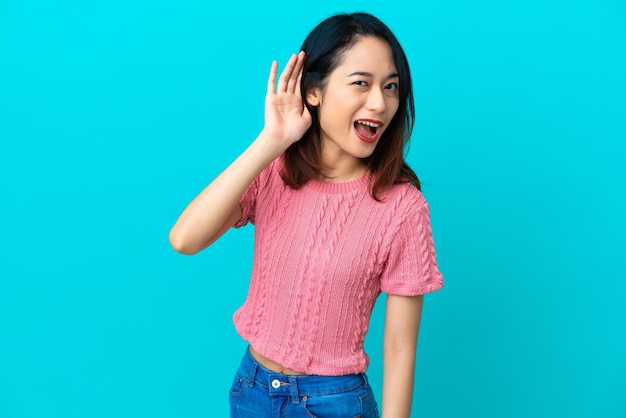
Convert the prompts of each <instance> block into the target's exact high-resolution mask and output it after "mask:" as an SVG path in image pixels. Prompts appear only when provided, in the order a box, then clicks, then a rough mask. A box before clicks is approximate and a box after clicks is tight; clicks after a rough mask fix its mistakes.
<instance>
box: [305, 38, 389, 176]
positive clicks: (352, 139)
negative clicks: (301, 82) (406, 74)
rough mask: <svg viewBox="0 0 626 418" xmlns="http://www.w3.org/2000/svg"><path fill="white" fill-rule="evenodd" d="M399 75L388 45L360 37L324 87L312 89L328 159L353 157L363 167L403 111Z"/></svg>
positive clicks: (333, 161)
mask: <svg viewBox="0 0 626 418" xmlns="http://www.w3.org/2000/svg"><path fill="white" fill-rule="evenodd" d="M398 83H399V78H398V74H397V70H396V66H395V64H394V61H393V55H392V52H391V48H390V47H389V45H388V44H387V43H386V42H385V41H383V40H381V39H379V38H374V37H369V36H368V37H361V38H360V39H359V40H357V42H356V43H355V44H354V45H353V46H352V48H350V49H348V50H347V51H346V52H345V53H344V54H343V60H342V61H341V64H340V65H339V66H337V67H336V68H335V69H334V70H333V71H332V72H331V73H330V75H329V76H328V78H327V80H326V85H325V87H324V89H323V90H320V89H311V90H310V91H309V92H308V93H307V101H308V102H309V103H310V104H311V105H313V106H318V115H319V120H320V127H321V129H320V132H321V137H322V138H321V139H322V146H323V148H322V159H323V163H325V164H330V165H336V164H337V163H339V162H340V161H350V162H351V163H352V164H353V165H354V164H355V163H358V164H356V165H355V166H361V161H360V159H361V158H366V157H369V156H370V155H371V154H372V152H374V148H376V145H377V144H378V141H379V140H380V137H381V136H382V134H383V132H385V130H386V129H387V127H388V126H389V124H390V123H391V120H392V119H393V117H394V115H395V114H396V111H397V110H398V105H399V102H400V99H399V90H398Z"/></svg>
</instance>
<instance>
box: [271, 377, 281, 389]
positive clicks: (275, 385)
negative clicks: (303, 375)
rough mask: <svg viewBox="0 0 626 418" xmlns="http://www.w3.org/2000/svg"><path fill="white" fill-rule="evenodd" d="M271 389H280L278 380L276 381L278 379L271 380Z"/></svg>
mask: <svg viewBox="0 0 626 418" xmlns="http://www.w3.org/2000/svg"><path fill="white" fill-rule="evenodd" d="M272 387H273V388H274V389H278V388H279V387H280V380H278V379H274V380H272Z"/></svg>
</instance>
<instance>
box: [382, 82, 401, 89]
mask: <svg viewBox="0 0 626 418" xmlns="http://www.w3.org/2000/svg"><path fill="white" fill-rule="evenodd" d="M385 88H386V89H389V90H398V83H389V84H387V85H386V86H385Z"/></svg>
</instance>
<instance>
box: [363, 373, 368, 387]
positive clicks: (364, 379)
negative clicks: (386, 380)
mask: <svg viewBox="0 0 626 418" xmlns="http://www.w3.org/2000/svg"><path fill="white" fill-rule="evenodd" d="M361 377H362V378H363V381H364V382H365V384H366V385H369V382H368V381H367V375H366V374H365V373H361Z"/></svg>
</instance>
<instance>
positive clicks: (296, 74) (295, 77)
mask: <svg viewBox="0 0 626 418" xmlns="http://www.w3.org/2000/svg"><path fill="white" fill-rule="evenodd" d="M303 67H304V51H300V53H299V54H298V55H297V57H296V65H295V67H294V68H293V71H292V72H291V75H290V77H289V82H288V83H287V91H288V92H290V93H292V92H294V91H295V90H297V91H300V89H299V88H298V89H296V86H297V85H298V81H299V80H300V76H301V73H302V68H303Z"/></svg>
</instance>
